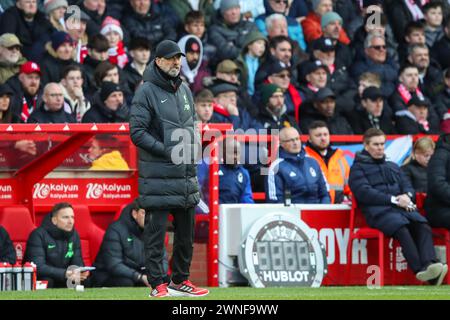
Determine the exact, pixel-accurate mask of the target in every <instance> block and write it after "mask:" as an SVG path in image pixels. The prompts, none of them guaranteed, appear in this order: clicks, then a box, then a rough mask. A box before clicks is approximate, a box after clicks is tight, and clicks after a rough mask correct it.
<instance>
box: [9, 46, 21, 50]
mask: <svg viewBox="0 0 450 320" xmlns="http://www.w3.org/2000/svg"><path fill="white" fill-rule="evenodd" d="M6 49H8V50H9V51H14V50H17V51H20V46H12V47H9V48H6Z"/></svg>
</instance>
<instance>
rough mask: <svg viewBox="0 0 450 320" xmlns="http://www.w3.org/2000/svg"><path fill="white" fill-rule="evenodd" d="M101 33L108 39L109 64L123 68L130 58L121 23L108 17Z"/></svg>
mask: <svg viewBox="0 0 450 320" xmlns="http://www.w3.org/2000/svg"><path fill="white" fill-rule="evenodd" d="M100 33H101V34H102V35H104V36H105V37H106V39H108V44H109V50H108V55H109V62H111V63H112V64H115V65H117V66H119V67H120V68H123V67H125V66H126V64H127V63H128V56H127V54H126V52H125V48H124V44H123V31H122V28H121V26H120V22H119V21H118V20H116V19H114V18H113V17H106V18H105V20H104V21H103V23H102V29H101V30H100Z"/></svg>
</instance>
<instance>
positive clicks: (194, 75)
mask: <svg viewBox="0 0 450 320" xmlns="http://www.w3.org/2000/svg"><path fill="white" fill-rule="evenodd" d="M178 46H179V47H180V48H181V51H182V52H183V53H184V54H185V56H183V57H182V58H181V77H182V78H184V79H185V80H186V81H187V83H188V84H189V88H190V89H191V91H192V92H193V93H194V94H196V93H197V92H199V91H200V90H202V89H203V83H202V80H203V78H205V77H210V76H211V74H210V73H209V71H208V68H207V66H206V62H203V45H202V41H201V40H200V39H199V38H197V37H196V36H194V35H186V36H184V37H182V38H181V39H180V41H178Z"/></svg>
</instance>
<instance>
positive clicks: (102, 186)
mask: <svg viewBox="0 0 450 320" xmlns="http://www.w3.org/2000/svg"><path fill="white" fill-rule="evenodd" d="M125 192H131V186H130V185H120V184H116V183H113V184H107V183H88V185H87V191H86V199H100V197H102V196H103V198H105V199H116V198H120V199H128V198H130V197H131V194H129V193H125Z"/></svg>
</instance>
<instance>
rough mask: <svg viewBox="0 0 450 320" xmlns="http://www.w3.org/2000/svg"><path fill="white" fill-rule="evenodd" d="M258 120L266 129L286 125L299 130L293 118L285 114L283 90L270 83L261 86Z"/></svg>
mask: <svg viewBox="0 0 450 320" xmlns="http://www.w3.org/2000/svg"><path fill="white" fill-rule="evenodd" d="M258 121H259V122H261V123H262V125H263V126H264V129H268V130H272V129H276V130H281V129H283V128H286V127H294V128H296V129H297V130H299V128H298V125H297V121H296V120H295V118H294V117H292V116H290V115H288V114H287V108H286V104H285V103H284V92H283V90H282V89H281V88H280V87H279V86H277V85H275V84H272V83H269V84H263V85H262V86H261V112H260V114H259V117H258Z"/></svg>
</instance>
